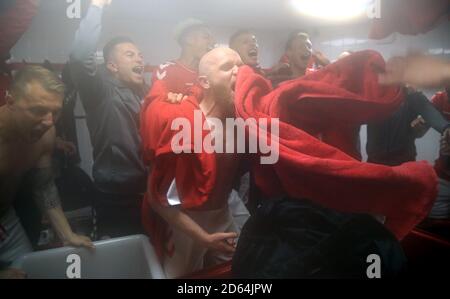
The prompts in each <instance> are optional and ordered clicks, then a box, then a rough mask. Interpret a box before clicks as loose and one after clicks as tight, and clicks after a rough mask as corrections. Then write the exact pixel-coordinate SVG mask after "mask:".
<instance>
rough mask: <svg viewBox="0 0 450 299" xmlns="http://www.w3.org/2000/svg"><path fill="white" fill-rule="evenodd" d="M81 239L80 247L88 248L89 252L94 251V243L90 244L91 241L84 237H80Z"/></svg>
mask: <svg viewBox="0 0 450 299" xmlns="http://www.w3.org/2000/svg"><path fill="white" fill-rule="evenodd" d="M81 239H82V244H81V245H82V246H83V247H86V248H88V249H90V250H95V246H94V243H92V241H91V239H89V238H88V237H85V236H81Z"/></svg>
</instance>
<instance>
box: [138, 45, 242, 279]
mask: <svg viewBox="0 0 450 299" xmlns="http://www.w3.org/2000/svg"><path fill="white" fill-rule="evenodd" d="M240 65H242V61H241V58H240V57H239V54H237V53H236V52H235V51H233V50H231V49H228V48H217V49H214V50H212V51H210V52H208V53H207V54H206V55H204V57H203V58H202V59H201V61H200V64H199V77H198V81H199V84H200V86H201V92H199V93H198V95H197V96H192V97H189V98H188V99H186V100H184V101H183V102H181V103H180V104H179V105H173V104H171V103H168V102H167V101H166V99H165V97H164V96H162V98H159V99H155V100H150V99H147V101H149V102H151V104H149V106H148V107H147V106H145V105H144V112H143V116H142V118H143V121H142V124H141V126H142V128H141V132H142V139H143V143H144V155H145V154H147V158H146V160H147V162H148V164H149V165H152V166H153V169H152V170H151V176H150V179H149V182H150V184H149V186H148V192H147V198H146V200H145V201H144V208H143V216H142V217H143V219H144V227H146V230H147V231H153V232H154V231H155V229H154V227H152V226H151V224H149V223H150V222H152V221H154V219H155V217H151V216H150V215H149V214H150V213H151V212H152V211H153V212H156V214H157V216H159V217H160V218H161V219H163V220H164V221H163V222H164V223H165V225H167V229H166V231H165V233H164V234H163V235H164V237H163V238H159V239H158V235H152V232H149V233H150V234H151V238H152V242H153V244H154V245H155V246H159V245H163V247H164V252H163V256H160V258H162V262H163V267H164V270H165V272H166V275H167V277H169V278H175V277H180V276H182V275H186V274H188V273H191V272H193V271H195V270H199V269H201V268H203V267H206V266H211V265H214V264H217V263H221V262H224V261H227V260H230V259H231V257H232V254H233V252H234V244H233V243H234V239H235V238H236V237H237V231H238V228H237V227H236V225H235V223H234V220H233V218H232V215H231V213H230V210H229V206H228V199H229V196H230V194H232V185H233V181H234V180H235V178H236V177H237V175H238V167H239V156H238V155H237V154H234V153H214V154H212V155H204V154H197V153H192V154H181V155H175V153H174V151H173V147H172V150H171V149H170V142H171V140H170V139H171V138H170V133H169V135H165V134H166V133H167V130H166V129H167V124H168V126H169V127H170V126H171V124H173V122H174V120H176V119H179V117H180V116H182V115H186V117H187V119H188V120H189V121H191V125H192V127H193V126H194V124H193V121H192V119H189V116H187V115H193V114H194V115H195V113H199V112H201V113H200V115H202V121H203V123H204V125H206V126H207V127H209V128H208V129H209V130H211V126H210V123H209V120H208V119H209V118H212V117H214V118H215V119H219V120H220V121H221V122H222V124H223V127H225V120H226V119H227V118H234V92H233V89H234V84H235V82H236V75H237V71H238V67H239V66H240ZM155 88H158V87H157V86H156V87H155ZM172 126H173V125H172ZM169 132H170V131H169ZM226 135H227V134H223V138H224V139H223V141H224V144H227V142H229V140H227V137H226ZM167 136H169V138H167ZM194 137H195V136H194ZM167 141H168V142H169V147H168V148H169V149H167V147H164V146H161V144H163V143H164V142H167ZM202 142H203V141H202ZM148 145H150V146H148ZM152 145H154V146H152ZM235 152H236V151H235ZM211 158H212V159H213V161H210V162H211V163H209V164H208V163H206V164H202V163H203V162H204V161H206V160H208V159H211ZM194 160H195V161H197V162H198V163H197V162H195V163H193V164H189V163H190V162H191V161H194ZM187 165H189V166H187ZM205 165H206V167H205ZM211 165H212V166H211ZM192 168H193V169H192ZM216 169H217V171H215V170H216ZM178 171H181V172H183V173H184V175H179V176H178V175H177V173H178ZM186 171H187V172H186ZM202 171H203V172H202ZM203 174H205V177H206V181H208V179H211V176H214V177H213V180H212V181H214V184H213V186H212V187H211V188H209V187H210V186H209V185H208V184H207V183H205V185H202V186H199V188H197V189H196V190H194V191H192V190H190V189H189V188H191V185H192V184H196V183H198V181H199V180H201V179H202V177H203V176H202V175H203ZM193 177H194V178H195V180H194V181H191V180H192V178H193ZM191 182H192V184H191ZM197 190H200V195H199V196H198V198H196V197H195V196H191V194H192V192H195V191H197ZM191 191H192V192H191ZM200 197H201V198H200ZM203 197H204V198H203ZM146 204H148V206H146ZM146 221H147V224H146V223H145V222H146ZM159 236H160V235H159ZM157 251H158V250H157Z"/></svg>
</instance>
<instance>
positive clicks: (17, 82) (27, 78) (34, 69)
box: [10, 66, 65, 98]
mask: <svg viewBox="0 0 450 299" xmlns="http://www.w3.org/2000/svg"><path fill="white" fill-rule="evenodd" d="M32 82H37V83H39V84H40V85H41V86H42V87H43V88H44V89H45V90H46V91H48V92H51V93H54V94H57V95H59V96H61V97H63V96H64V92H65V87H64V83H62V81H61V79H60V78H59V77H58V76H57V75H56V74H55V73H53V72H52V71H50V70H48V69H46V68H44V67H42V66H26V67H25V68H23V69H21V70H19V71H18V72H17V73H16V74H15V75H14V78H13V81H12V84H11V88H10V92H11V95H12V96H13V97H15V98H20V97H24V96H26V94H27V87H28V84H30V83H32Z"/></svg>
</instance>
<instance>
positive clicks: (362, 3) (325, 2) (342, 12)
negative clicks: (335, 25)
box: [292, 0, 373, 21]
mask: <svg viewBox="0 0 450 299" xmlns="http://www.w3.org/2000/svg"><path fill="white" fill-rule="evenodd" d="M372 2H373V0H292V5H293V6H294V7H295V9H297V10H298V11H299V12H300V13H302V14H305V15H308V16H311V17H315V18H321V19H326V20H338V21H339V20H350V19H354V18H357V17H361V16H363V15H364V14H365V13H366V12H367V10H368V7H369V4H371V3H372Z"/></svg>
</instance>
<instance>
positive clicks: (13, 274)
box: [0, 268, 27, 279]
mask: <svg viewBox="0 0 450 299" xmlns="http://www.w3.org/2000/svg"><path fill="white" fill-rule="evenodd" d="M25 278H27V274H26V273H25V272H24V271H22V270H19V269H14V268H8V269H6V270H2V271H0V279H25Z"/></svg>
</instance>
